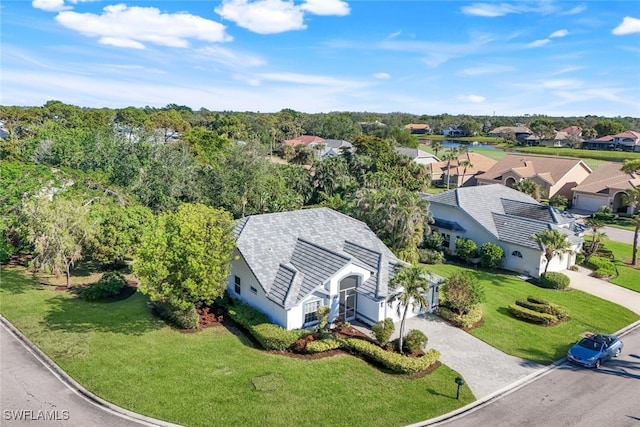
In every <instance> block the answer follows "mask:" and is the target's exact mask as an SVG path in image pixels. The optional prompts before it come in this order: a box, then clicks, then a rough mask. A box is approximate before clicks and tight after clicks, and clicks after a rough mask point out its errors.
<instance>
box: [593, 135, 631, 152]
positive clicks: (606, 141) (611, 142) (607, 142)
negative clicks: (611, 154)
mask: <svg viewBox="0 0 640 427" xmlns="http://www.w3.org/2000/svg"><path fill="white" fill-rule="evenodd" d="M582 148H585V149H588V150H618V151H635V152H639V151H640V132H635V131H632V130H628V131H625V132H622V133H618V134H615V135H605V136H601V137H600V138H596V139H589V140H586V141H584V142H583V143H582Z"/></svg>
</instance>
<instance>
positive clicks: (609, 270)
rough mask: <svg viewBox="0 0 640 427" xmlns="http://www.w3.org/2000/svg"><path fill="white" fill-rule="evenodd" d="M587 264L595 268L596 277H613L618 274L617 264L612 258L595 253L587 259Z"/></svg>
mask: <svg viewBox="0 0 640 427" xmlns="http://www.w3.org/2000/svg"><path fill="white" fill-rule="evenodd" d="M587 266H589V267H590V268H592V269H593V270H594V275H595V276H596V277H611V276H615V275H616V266H615V264H614V263H612V262H611V261H610V260H608V259H606V258H603V257H601V256H597V255H594V256H592V257H591V258H589V261H587Z"/></svg>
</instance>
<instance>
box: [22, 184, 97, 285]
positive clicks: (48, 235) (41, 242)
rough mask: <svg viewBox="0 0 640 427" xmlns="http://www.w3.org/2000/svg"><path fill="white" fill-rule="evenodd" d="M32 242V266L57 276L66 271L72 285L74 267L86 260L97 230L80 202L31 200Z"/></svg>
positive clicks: (26, 212)
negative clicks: (85, 254) (89, 244)
mask: <svg viewBox="0 0 640 427" xmlns="http://www.w3.org/2000/svg"><path fill="white" fill-rule="evenodd" d="M23 214H24V216H25V218H26V220H27V227H28V241H29V243H30V244H32V245H33V255H34V257H33V261H32V267H33V268H34V270H35V271H46V272H51V273H53V274H60V273H61V272H64V274H65V278H66V284H67V288H69V287H70V286H71V282H70V278H71V267H73V265H74V264H75V263H76V261H78V260H80V259H82V256H83V251H84V249H85V247H86V246H87V244H88V243H89V242H90V241H91V239H92V238H93V235H94V232H95V227H94V226H93V224H91V222H90V221H89V219H88V218H89V217H88V214H89V208H88V207H87V206H85V205H83V203H82V202H81V201H79V200H67V199H64V198H62V197H59V196H56V197H53V199H52V200H51V201H49V200H48V199H47V198H46V197H40V198H38V199H32V200H30V201H29V202H28V203H27V204H26V205H25V207H24V210H23Z"/></svg>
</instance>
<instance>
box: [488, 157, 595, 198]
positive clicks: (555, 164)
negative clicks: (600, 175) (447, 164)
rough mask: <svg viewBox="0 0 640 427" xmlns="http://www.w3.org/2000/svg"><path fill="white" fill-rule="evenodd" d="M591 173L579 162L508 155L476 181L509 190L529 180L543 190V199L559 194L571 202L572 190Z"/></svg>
mask: <svg viewBox="0 0 640 427" xmlns="http://www.w3.org/2000/svg"><path fill="white" fill-rule="evenodd" d="M590 173H591V168H589V166H587V164H586V163H585V162H584V161H582V160H580V159H572V158H569V157H546V156H529V155H521V154H508V155H506V156H505V157H503V158H502V159H501V160H499V161H498V162H497V163H496V164H495V165H493V167H491V169H489V170H488V171H486V172H485V173H483V174H481V175H477V176H476V179H477V181H478V185H487V184H502V185H505V186H507V187H513V186H514V185H515V184H516V182H518V181H520V180H523V179H529V180H531V181H533V182H535V183H536V184H538V185H539V186H540V187H541V188H542V196H543V197H545V198H551V197H553V196H555V195H556V194H560V195H562V196H564V197H566V198H567V200H571V198H572V197H573V194H572V193H571V190H572V189H573V188H574V187H575V186H577V185H578V184H580V183H582V181H584V180H585V179H586V178H587V177H588V176H589V174H590Z"/></svg>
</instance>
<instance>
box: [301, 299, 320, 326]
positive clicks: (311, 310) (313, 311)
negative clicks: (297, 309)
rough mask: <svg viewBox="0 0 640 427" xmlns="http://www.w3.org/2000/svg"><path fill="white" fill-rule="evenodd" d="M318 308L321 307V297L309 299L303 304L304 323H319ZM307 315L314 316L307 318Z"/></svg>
mask: <svg viewBox="0 0 640 427" xmlns="http://www.w3.org/2000/svg"><path fill="white" fill-rule="evenodd" d="M318 308H320V300H319V299H314V300H311V301H307V302H305V303H304V304H303V305H302V317H303V321H304V322H303V324H305V325H307V324H314V323H318ZM307 315H309V316H312V317H313V318H312V319H309V320H307Z"/></svg>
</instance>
